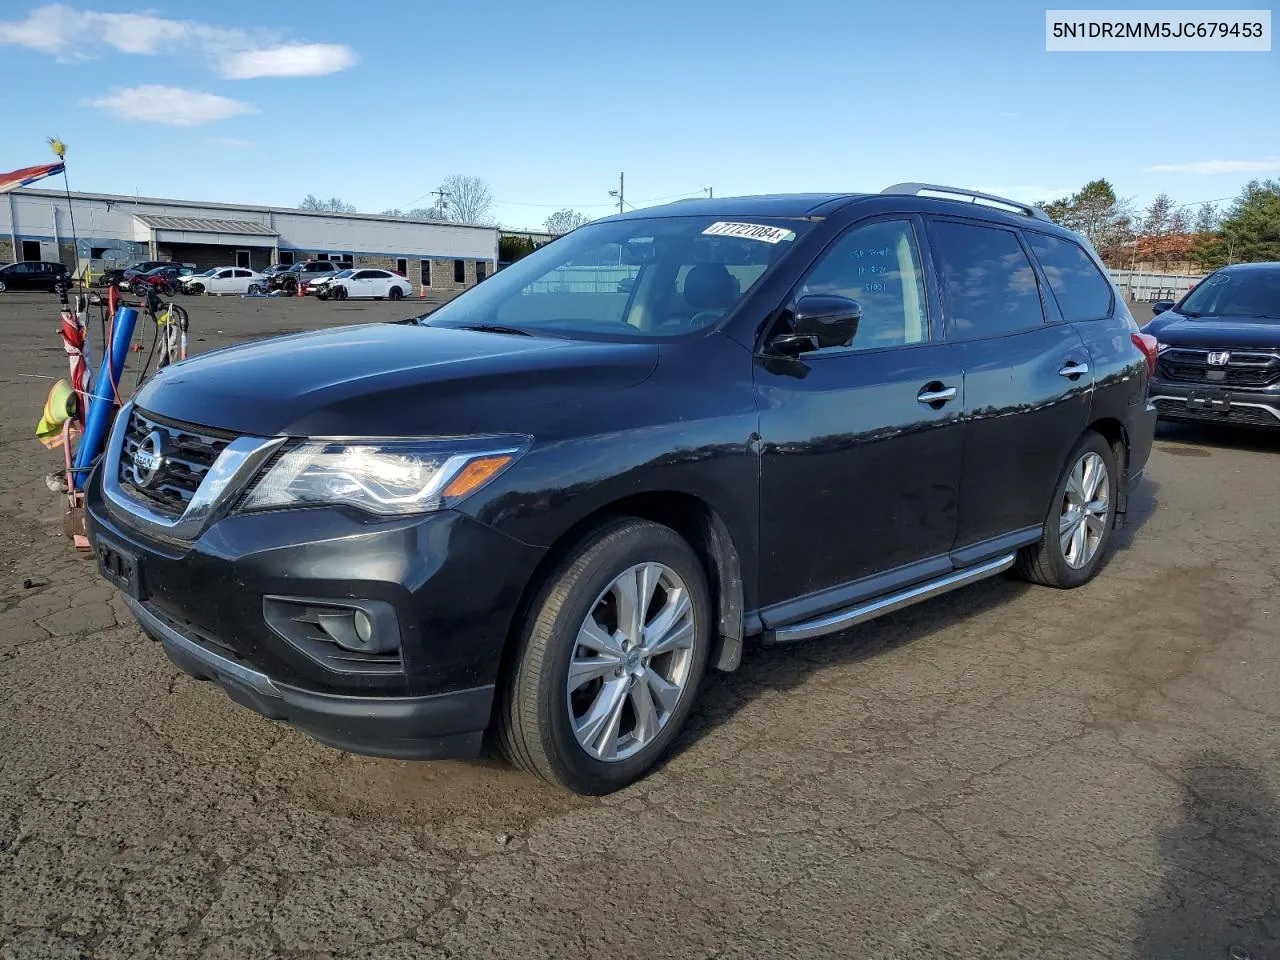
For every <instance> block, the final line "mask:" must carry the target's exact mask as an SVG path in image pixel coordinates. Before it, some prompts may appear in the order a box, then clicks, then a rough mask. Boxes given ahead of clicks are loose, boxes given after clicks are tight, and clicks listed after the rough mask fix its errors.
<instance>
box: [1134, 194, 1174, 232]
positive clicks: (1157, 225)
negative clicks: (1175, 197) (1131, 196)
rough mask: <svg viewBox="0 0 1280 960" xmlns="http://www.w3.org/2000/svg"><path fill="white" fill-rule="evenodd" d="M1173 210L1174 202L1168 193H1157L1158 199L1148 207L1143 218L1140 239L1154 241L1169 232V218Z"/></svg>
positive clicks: (1139, 229) (1139, 230)
mask: <svg viewBox="0 0 1280 960" xmlns="http://www.w3.org/2000/svg"><path fill="white" fill-rule="evenodd" d="M1172 210H1173V201H1172V200H1171V199H1169V195H1168V194H1167V193H1157V194H1156V198H1155V199H1154V200H1152V201H1151V206H1149V207H1147V212H1146V214H1145V215H1144V216H1143V218H1142V226H1141V227H1139V228H1138V236H1139V237H1140V238H1145V239H1150V240H1154V239H1157V238H1159V237H1162V236H1164V235H1165V234H1166V233H1168V232H1169V216H1170V214H1171V212H1172Z"/></svg>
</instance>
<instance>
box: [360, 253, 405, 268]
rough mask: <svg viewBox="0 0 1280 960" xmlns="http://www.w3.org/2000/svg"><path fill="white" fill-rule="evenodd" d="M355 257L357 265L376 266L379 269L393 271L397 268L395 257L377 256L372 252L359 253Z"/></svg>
mask: <svg viewBox="0 0 1280 960" xmlns="http://www.w3.org/2000/svg"><path fill="white" fill-rule="evenodd" d="M354 259H355V265H356V267H374V268H376V269H378V270H393V271H394V270H395V268H396V258H395V257H375V256H372V255H370V254H364V253H357V254H355V257H354Z"/></svg>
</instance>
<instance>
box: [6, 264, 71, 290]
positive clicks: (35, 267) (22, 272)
mask: <svg viewBox="0 0 1280 960" xmlns="http://www.w3.org/2000/svg"><path fill="white" fill-rule="evenodd" d="M70 280H71V271H69V270H68V269H67V268H66V267H65V266H64V265H63V264H61V263H51V262H49V261H47V260H19V261H18V262H17V263H10V264H6V265H5V266H2V267H0V293H2V292H4V291H5V290H54V289H56V288H57V286H58V284H59V283H69V282H70Z"/></svg>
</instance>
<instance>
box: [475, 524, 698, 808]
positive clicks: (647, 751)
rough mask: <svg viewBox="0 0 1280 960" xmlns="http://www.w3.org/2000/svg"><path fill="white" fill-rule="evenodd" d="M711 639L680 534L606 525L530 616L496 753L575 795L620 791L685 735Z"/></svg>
mask: <svg viewBox="0 0 1280 960" xmlns="http://www.w3.org/2000/svg"><path fill="white" fill-rule="evenodd" d="M710 638H711V596H710V592H709V591H708V589H707V582H706V576H705V574H704V573H703V570H702V565H701V563H700V562H699V561H698V558H697V555H696V554H695V553H694V552H693V550H692V549H691V548H690V547H689V545H688V544H687V543H686V542H685V541H684V540H683V539H682V538H681V537H680V536H679V534H677V533H676V532H675V531H674V530H671V529H670V528H668V527H664V526H660V525H659V524H656V523H651V522H649V521H646V520H620V521H617V522H616V523H613V524H611V525H609V526H608V527H605V528H604V529H602V530H600V531H598V532H597V533H596V534H594V535H593V536H592V537H591V538H590V539H589V540H587V541H586V542H585V543H584V544H583V545H582V546H581V548H580V549H579V550H578V551H577V552H576V553H575V554H574V555H573V556H572V557H570V558H569V559H568V560H567V562H566V563H565V565H563V566H561V567H560V568H559V569H558V570H557V571H555V572H554V573H552V574H551V575H550V576H549V577H548V579H547V582H546V583H545V584H544V586H543V588H542V590H541V592H540V593H539V594H538V596H537V598H536V599H535V601H534V603H533V605H532V607H531V608H530V611H529V619H528V621H527V622H526V623H525V625H524V631H523V635H522V636H521V639H520V648H519V651H518V653H517V656H516V661H515V664H514V667H513V670H512V673H511V676H510V678H509V681H508V685H507V689H506V691H505V696H504V698H503V700H502V703H501V707H500V716H499V721H498V736H499V742H500V745H501V748H502V750H503V752H504V753H505V754H506V755H507V757H508V758H509V759H510V760H511V762H512V763H513V764H515V765H516V766H518V767H520V768H521V769H523V770H526V771H528V772H530V773H535V774H537V775H538V776H541V777H543V778H544V779H546V780H549V781H550V782H552V783H555V784H558V785H559V786H562V787H565V788H567V789H569V790H572V791H574V792H575V793H581V794H589V795H598V794H604V793H611V792H613V791H614V790H618V789H620V788H622V787H624V786H626V785H627V784H628V783H630V782H632V781H633V780H635V779H637V778H638V777H640V776H641V775H643V774H644V773H645V772H646V771H647V770H648V769H649V768H650V767H652V766H653V764H654V763H655V762H656V761H657V760H658V758H659V757H661V756H662V754H663V752H664V751H665V750H666V749H667V747H668V746H669V745H670V743H671V741H672V740H673V739H675V737H676V735H677V734H678V733H679V732H680V728H681V727H682V726H683V725H684V722H685V719H686V718H687V717H688V715H689V711H690V710H691V709H692V707H693V701H694V697H695V696H696V694H697V691H698V684H699V683H700V682H701V680H702V674H703V671H704V670H705V668H706V663H707V654H708V651H709V649H710Z"/></svg>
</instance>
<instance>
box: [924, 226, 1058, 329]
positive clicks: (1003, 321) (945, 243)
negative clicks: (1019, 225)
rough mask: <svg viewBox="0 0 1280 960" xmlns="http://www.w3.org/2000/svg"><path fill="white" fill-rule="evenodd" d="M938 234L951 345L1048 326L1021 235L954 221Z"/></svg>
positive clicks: (944, 299) (944, 300) (940, 266)
mask: <svg viewBox="0 0 1280 960" xmlns="http://www.w3.org/2000/svg"><path fill="white" fill-rule="evenodd" d="M933 234H934V237H935V246H936V247H937V253H938V275H939V279H940V280H941V282H942V295H943V304H944V308H945V310H946V314H947V324H948V329H949V336H950V338H951V339H953V340H980V339H982V338H984V337H998V336H1002V335H1003V334H1008V333H1016V332H1018V331H1019V330H1028V329H1031V328H1032V327H1038V326H1041V325H1042V324H1043V323H1044V310H1043V308H1042V306H1041V304H1040V288H1039V285H1038V284H1037V283H1036V275H1035V271H1034V270H1032V269H1031V261H1030V260H1028V259H1027V255H1026V253H1024V252H1023V249H1022V244H1021V243H1019V242H1018V236H1017V234H1015V233H1014V232H1013V231H1011V230H1001V229H998V228H996V227H980V226H977V225H975V224H968V223H953V222H950V221H941V222H935V223H934V225H933Z"/></svg>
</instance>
